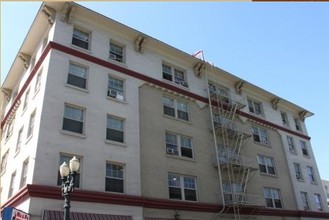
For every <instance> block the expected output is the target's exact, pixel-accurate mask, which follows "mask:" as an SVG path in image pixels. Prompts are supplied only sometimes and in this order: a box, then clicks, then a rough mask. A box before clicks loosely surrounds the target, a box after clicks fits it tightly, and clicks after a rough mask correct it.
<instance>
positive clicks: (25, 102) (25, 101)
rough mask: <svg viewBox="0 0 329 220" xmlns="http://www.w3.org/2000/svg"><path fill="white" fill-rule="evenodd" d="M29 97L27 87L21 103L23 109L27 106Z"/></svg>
mask: <svg viewBox="0 0 329 220" xmlns="http://www.w3.org/2000/svg"><path fill="white" fill-rule="evenodd" d="M29 97H30V88H28V89H27V90H26V92H25V99H24V104H23V111H24V110H25V109H26V108H27V105H28V103H29Z"/></svg>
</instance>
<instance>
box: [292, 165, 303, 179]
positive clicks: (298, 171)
mask: <svg viewBox="0 0 329 220" xmlns="http://www.w3.org/2000/svg"><path fill="white" fill-rule="evenodd" d="M294 170H295V176H296V179H297V180H298V181H304V177H303V172H302V167H301V165H300V164H299V163H294Z"/></svg>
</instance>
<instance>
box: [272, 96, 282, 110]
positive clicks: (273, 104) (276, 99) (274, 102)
mask: <svg viewBox="0 0 329 220" xmlns="http://www.w3.org/2000/svg"><path fill="white" fill-rule="evenodd" d="M279 101H280V99H279V98H278V97H275V98H273V99H272V100H271V104H272V108H273V109H274V110H277V109H278V104H279Z"/></svg>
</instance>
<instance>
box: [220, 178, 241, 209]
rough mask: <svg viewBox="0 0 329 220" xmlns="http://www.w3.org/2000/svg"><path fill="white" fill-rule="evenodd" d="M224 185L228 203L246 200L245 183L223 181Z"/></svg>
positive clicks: (225, 197) (225, 198)
mask: <svg viewBox="0 0 329 220" xmlns="http://www.w3.org/2000/svg"><path fill="white" fill-rule="evenodd" d="M222 185H223V192H224V201H225V203H226V204H232V203H234V202H243V201H244V196H243V188H244V186H243V185H241V184H237V183H230V182H223V184H222Z"/></svg>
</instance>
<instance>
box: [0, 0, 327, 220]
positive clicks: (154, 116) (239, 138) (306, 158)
mask: <svg viewBox="0 0 329 220" xmlns="http://www.w3.org/2000/svg"><path fill="white" fill-rule="evenodd" d="M1 91H2V98H3V106H2V107H3V114H2V116H1V118H2V120H1V129H2V138H1V210H3V209H4V208H5V207H14V208H16V209H19V210H22V211H24V212H26V213H28V214H29V215H30V219H32V220H57V219H61V216H62V215H63V213H62V212H63V198H62V196H61V181H60V175H59V172H58V169H59V166H60V164H62V163H63V162H64V161H66V162H68V161H69V160H70V158H72V157H73V156H76V157H77V158H78V159H79V161H80V169H79V172H78V180H77V183H76V184H77V187H76V189H75V191H74V192H73V193H72V202H71V206H72V207H71V215H72V216H73V217H74V218H75V219H82V220H83V219H133V220H142V219H145V220H163V219H185V220H192V219H194V220H195V219H232V218H234V219H250V218H254V219H284V218H285V217H287V218H288V217H289V219H314V218H318V219H328V218H329V209H328V206H327V205H326V194H325V192H324V189H323V186H322V182H321V178H320V175H319V172H318V168H317V165H316V161H315V158H314V154H313V151H312V147H311V144H310V137H309V136H308V134H307V129H306V126H305V119H306V118H307V117H309V116H312V115H313V114H312V113H311V112H309V111H308V110H305V109H304V108H302V107H300V106H298V105H296V104H293V103H291V102H289V101H287V100H285V99H283V98H281V97H278V96H276V95H275V94H272V93H270V92H268V91H266V90H264V89H263V88H259V87H257V86H255V85H253V84H251V83H250V82H247V81H245V80H244V79H241V78H238V77H236V76H234V75H232V74H231V73H228V72H226V71H224V70H222V69H220V68H218V67H215V66H213V65H210V64H209V63H207V62H205V61H204V60H203V59H199V58H196V57H194V56H191V55H189V54H187V53H185V52H183V51H180V50H178V49H176V48H174V47H172V46H170V45H167V44H165V43H163V42H161V41H159V40H157V39H154V38H152V37H150V36H148V35H146V34H144V33H141V32H139V31H137V30H134V29H132V28H129V27H127V26H125V25H123V24H120V23H118V22H116V21H114V20H112V19H110V18H107V17H104V16H103V15H100V14H98V13H96V12H94V11H91V10H89V9H87V8H85V7H82V6H80V5H78V4H76V3H73V2H70V3H69V2H46V3H43V4H42V6H41V8H40V10H39V12H38V14H37V16H36V18H35V20H34V22H33V24H32V26H31V28H30V30H29V32H28V34H27V36H26V38H25V40H24V42H23V45H22V47H21V48H20V51H19V52H18V55H17V57H16V58H15V60H14V62H13V64H12V67H11V69H10V71H9V73H8V75H7V77H6V79H5V80H4V83H3V85H2V90H1Z"/></svg>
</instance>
